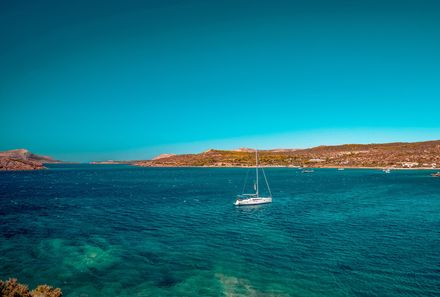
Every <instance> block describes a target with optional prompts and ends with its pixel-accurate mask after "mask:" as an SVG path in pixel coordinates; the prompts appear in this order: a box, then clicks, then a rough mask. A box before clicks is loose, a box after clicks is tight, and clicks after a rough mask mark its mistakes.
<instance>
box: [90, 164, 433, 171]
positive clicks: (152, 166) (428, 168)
mask: <svg viewBox="0 0 440 297" xmlns="http://www.w3.org/2000/svg"><path fill="white" fill-rule="evenodd" d="M95 165H96V164H95ZM128 165H130V166H133V167H144V168H148V167H151V168H255V166H232V165H231V166H216V165H206V166H192V165H183V166H178V165H174V166H166V165H151V166H150V165H149V166H141V165H135V164H128ZM259 167H260V168H290V169H340V168H343V169H372V170H374V169H377V170H383V169H386V168H389V169H390V170H432V171H436V170H438V171H440V168H431V167H412V168H403V167H391V168H390V167H386V166H382V167H368V166H366V167H359V166H356V167H340V166H325V167H300V166H282V165H276V166H268V165H259Z"/></svg>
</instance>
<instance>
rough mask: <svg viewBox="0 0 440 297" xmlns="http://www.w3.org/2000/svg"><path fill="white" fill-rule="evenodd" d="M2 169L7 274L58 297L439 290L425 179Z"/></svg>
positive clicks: (0, 248)
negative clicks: (253, 198)
mask: <svg viewBox="0 0 440 297" xmlns="http://www.w3.org/2000/svg"><path fill="white" fill-rule="evenodd" d="M49 168H50V169H49V170H45V171H32V172H0V279H8V278H10V277H15V278H18V279H19V280H20V282H23V283H27V284H29V286H30V287H32V288H33V287H36V286H37V285H38V284H41V283H48V284H50V285H52V286H55V287H59V288H61V289H62V291H63V296H69V297H72V296H83V297H85V296H440V231H439V230H440V182H439V180H438V179H437V178H433V177H431V176H430V173H432V172H430V171H419V170H407V171H392V172H391V173H390V174H384V173H383V172H381V171H379V170H349V169H347V170H344V171H337V170H336V169H318V170H315V172H314V173H311V174H301V172H300V171H299V170H297V169H287V168H273V169H267V170H266V173H267V176H268V178H269V179H270V184H271V186H272V190H273V195H274V202H273V203H272V204H268V205H260V206H254V207H252V206H251V207H241V208H237V207H234V206H233V205H232V203H233V202H234V198H235V195H236V194H238V193H240V192H241V190H242V185H243V180H244V176H245V174H246V170H247V169H238V168H136V167H131V166H125V165H49Z"/></svg>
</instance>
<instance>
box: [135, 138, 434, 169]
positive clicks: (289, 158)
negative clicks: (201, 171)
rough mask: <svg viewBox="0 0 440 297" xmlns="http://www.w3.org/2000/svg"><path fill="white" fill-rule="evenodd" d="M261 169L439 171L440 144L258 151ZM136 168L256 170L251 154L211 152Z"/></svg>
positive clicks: (346, 146) (387, 144)
mask: <svg viewBox="0 0 440 297" xmlns="http://www.w3.org/2000/svg"><path fill="white" fill-rule="evenodd" d="M259 157H260V158H259V159H260V164H261V165H262V166H302V167H395V168H436V167H440V140H436V141H426V142H413V143H403V142H398V143H385V144H345V145H336V146H318V147H314V148H308V149H298V150H287V149H286V150H263V151H259ZM133 164H134V165H136V166H153V167H171V166H177V167H181V166H215V167H228V166H239V167H240V166H254V165H255V153H254V152H252V151H249V150H237V151H227V150H214V149H211V150H208V151H206V152H203V153H200V154H184V155H170V156H168V157H163V158H158V159H153V160H145V161H136V162H134V163H133Z"/></svg>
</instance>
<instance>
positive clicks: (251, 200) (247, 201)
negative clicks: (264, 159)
mask: <svg viewBox="0 0 440 297" xmlns="http://www.w3.org/2000/svg"><path fill="white" fill-rule="evenodd" d="M259 169H260V168H259V167H258V150H255V174H256V179H255V185H254V189H255V193H252V194H241V195H238V196H237V200H236V201H235V203H234V205H236V206H245V205H256V204H265V203H271V202H272V193H271V192H270V187H269V183H268V182H267V178H266V174H265V173H264V169H263V168H261V171H262V172H263V176H264V180H265V182H266V186H267V189H268V191H269V195H268V196H266V197H261V196H260V188H259V182H258V171H259Z"/></svg>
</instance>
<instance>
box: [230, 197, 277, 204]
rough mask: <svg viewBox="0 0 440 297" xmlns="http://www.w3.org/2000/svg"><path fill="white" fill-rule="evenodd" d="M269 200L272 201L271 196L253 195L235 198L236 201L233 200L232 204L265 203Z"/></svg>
mask: <svg viewBox="0 0 440 297" xmlns="http://www.w3.org/2000/svg"><path fill="white" fill-rule="evenodd" d="M271 202H272V197H255V198H248V199H237V201H235V203H234V205H236V206H245V205H256V204H265V203H271Z"/></svg>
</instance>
